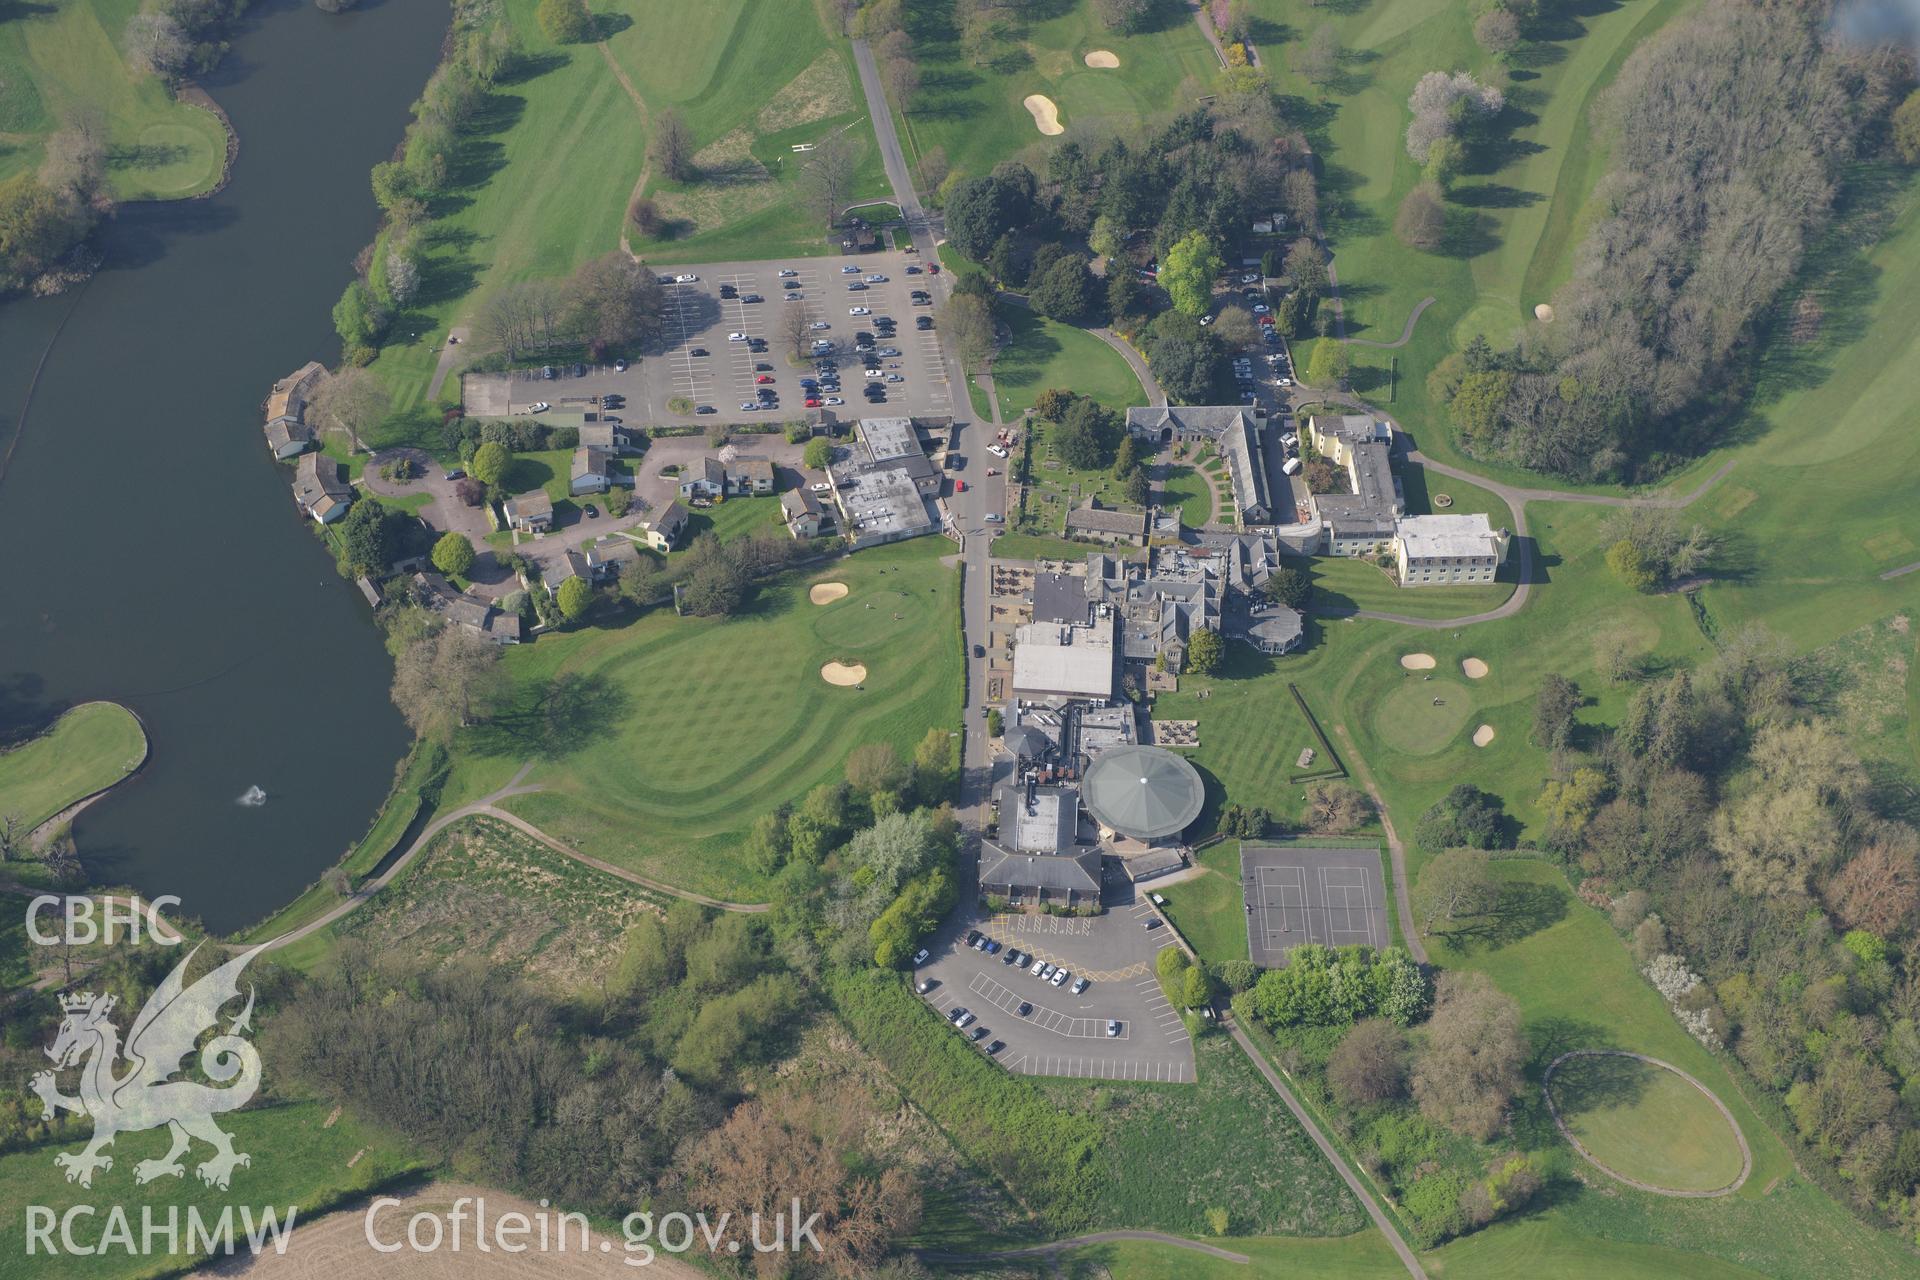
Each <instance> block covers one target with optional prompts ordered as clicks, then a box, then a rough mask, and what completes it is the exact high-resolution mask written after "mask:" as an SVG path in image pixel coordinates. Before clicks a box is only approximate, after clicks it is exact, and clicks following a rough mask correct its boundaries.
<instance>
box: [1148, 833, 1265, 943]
mask: <svg viewBox="0 0 1920 1280" xmlns="http://www.w3.org/2000/svg"><path fill="white" fill-rule="evenodd" d="M1195 861H1196V862H1197V863H1198V865H1199V866H1200V867H1202V868H1203V869H1204V870H1203V874H1201V875H1198V876H1195V877H1194V878H1193V879H1191V880H1182V881H1181V882H1180V883H1179V884H1171V885H1167V886H1166V887H1164V888H1162V889H1157V890H1155V892H1157V893H1158V894H1159V895H1160V896H1161V897H1163V898H1165V899H1166V900H1167V905H1166V907H1165V914H1166V917H1167V919H1168V920H1170V921H1172V922H1173V925H1174V927H1175V928H1177V929H1178V930H1180V934H1181V936H1182V937H1184V938H1185V939H1186V940H1187V943H1188V944H1189V945H1190V946H1192V948H1193V949H1194V950H1195V951H1197V952H1198V953H1199V954H1200V959H1201V960H1203V961H1205V962H1206V963H1207V964H1221V963H1224V962H1225V961H1228V960H1245V959H1246V958H1247V921H1246V912H1245V902H1246V896H1245V895H1244V894H1243V893H1242V892H1241V891H1240V842H1239V841H1238V840H1222V841H1221V842H1220V843H1219V844H1216V845H1212V846H1210V847H1208V848H1206V849H1203V850H1201V852H1200V856H1199V857H1198V858H1197V859H1195Z"/></svg>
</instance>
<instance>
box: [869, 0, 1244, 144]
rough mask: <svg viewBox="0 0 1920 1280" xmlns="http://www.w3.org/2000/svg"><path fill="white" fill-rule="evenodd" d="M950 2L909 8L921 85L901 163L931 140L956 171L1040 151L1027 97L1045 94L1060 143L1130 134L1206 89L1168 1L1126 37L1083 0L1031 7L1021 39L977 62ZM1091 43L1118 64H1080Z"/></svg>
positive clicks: (1199, 42)
mask: <svg viewBox="0 0 1920 1280" xmlns="http://www.w3.org/2000/svg"><path fill="white" fill-rule="evenodd" d="M954 9H955V5H954V3H953V0H931V2H930V3H927V4H916V5H910V6H908V13H907V29H908V32H909V33H910V34H911V35H912V36H913V39H914V44H915V46H916V49H917V51H918V58H919V61H920V67H921V85H922V88H921V92H920V95H919V97H918V98H916V99H915V101H914V104H913V108H912V110H911V111H910V112H909V113H908V114H907V116H906V127H905V128H904V129H903V130H902V133H901V137H902V140H903V142H904V143H905V144H906V146H907V148H908V158H909V159H910V160H917V159H918V158H919V157H920V156H922V155H924V154H926V153H927V152H929V151H931V150H933V149H934V148H936V147H937V148H939V149H940V150H942V151H944V152H945V153H946V156H947V160H948V162H949V163H950V164H951V165H952V166H953V168H954V169H955V170H956V171H959V172H964V173H968V174H980V173H985V172H987V171H988V170H989V169H991V168H993V166H994V165H995V164H997V163H999V162H1000V161H1002V160H1007V159H1011V158H1013V157H1016V156H1021V155H1022V154H1023V153H1029V154H1030V158H1031V156H1037V155H1039V154H1042V153H1043V147H1042V145H1041V144H1042V143H1043V135H1042V134H1041V133H1040V132H1039V130H1038V129H1036V128H1035V127H1034V120H1033V117H1032V115H1030V114H1029V113H1028V112H1027V109H1026V108H1025V107H1024V106H1022V105H1021V103H1022V102H1023V100H1024V99H1025V98H1026V97H1027V96H1028V95H1029V94H1042V95H1044V96H1046V97H1049V98H1052V99H1053V101H1054V103H1055V105H1056V106H1057V107H1058V108H1059V117H1060V123H1061V124H1062V125H1063V126H1064V127H1065V132H1064V133H1062V134H1060V135H1057V136H1058V137H1059V138H1060V139H1061V140H1063V141H1064V140H1067V139H1078V140H1079V141H1081V142H1082V143H1083V144H1085V143H1089V142H1095V141H1098V140H1099V139H1101V138H1102V137H1104V136H1106V135H1108V134H1112V133H1116V132H1117V133H1122V134H1128V135H1132V134H1135V133H1138V132H1140V131H1141V129H1142V128H1143V124H1144V123H1145V122H1151V121H1154V120H1159V119H1165V118H1167V117H1169V116H1171V115H1173V114H1174V113H1176V112H1177V111H1180V110H1182V109H1185V108H1186V107H1187V106H1188V105H1189V104H1190V102H1191V100H1192V99H1193V98H1194V97H1197V96H1198V95H1200V94H1204V93H1209V92H1211V91H1212V82H1213V77H1214V76H1215V75H1216V74H1217V73H1218V71H1219V69H1220V63H1219V60H1218V59H1216V58H1215V57H1214V55H1213V50H1212V49H1211V48H1209V47H1208V45H1207V42H1206V40H1205V38H1204V37H1203V36H1201V34H1200V31H1199V29H1198V28H1197V27H1196V26H1195V25H1194V24H1193V22H1192V20H1191V19H1190V18H1189V17H1188V16H1187V14H1186V13H1185V11H1184V10H1182V9H1181V8H1180V7H1179V6H1177V5H1167V6H1163V9H1162V12H1161V14H1160V17H1159V26H1158V28H1157V29H1155V30H1151V31H1144V32H1140V33H1138V34H1135V35H1130V36H1127V35H1119V34H1117V33H1115V32H1111V31H1108V30H1107V29H1106V28H1105V27H1104V26H1102V25H1101V24H1100V22H1099V21H1098V20H1097V19H1095V18H1094V16H1093V14H1092V9H1091V5H1090V3H1089V0H1062V2H1061V3H1058V4H1053V5H1049V6H1046V7H1044V8H1042V7H1036V9H1035V21H1033V22H1032V23H1031V24H1030V25H1029V26H1028V28H1027V30H1026V32H1025V35H1024V37H1023V38H1022V39H1021V40H1019V41H1018V42H1015V43H1013V44H1011V45H1010V46H1008V47H1007V48H1005V49H1003V50H1002V54H1001V56H1000V57H998V58H997V59H995V60H994V62H993V63H992V65H989V66H984V67H981V66H975V65H973V64H971V63H969V62H968V61H967V59H966V58H965V57H964V56H963V54H962V52H961V50H960V45H959V32H958V30H957V28H956V25H955V15H954ZM1049 15H1053V16H1049ZM1094 49H1105V50H1108V51H1111V52H1112V53H1114V54H1116V55H1117V56H1118V57H1119V59H1120V65H1119V66H1118V67H1117V68H1112V69H1101V68H1094V67H1089V66H1087V65H1086V62H1085V56H1086V54H1087V53H1088V52H1089V51H1090V50H1094ZM1035 167H1036V169H1044V165H1036V166H1035Z"/></svg>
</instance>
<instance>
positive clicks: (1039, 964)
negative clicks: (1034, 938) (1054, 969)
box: [1027, 960, 1050, 978]
mask: <svg viewBox="0 0 1920 1280" xmlns="http://www.w3.org/2000/svg"><path fill="white" fill-rule="evenodd" d="M1049 967H1050V966H1049V965H1048V964H1047V962H1046V961H1045V960H1035V961H1034V962H1033V967H1032V968H1031V969H1029V970H1028V971H1027V972H1029V973H1031V974H1032V975H1033V976H1034V977H1036V978H1037V977H1039V976H1040V975H1041V971H1042V970H1044V969H1047V968H1049Z"/></svg>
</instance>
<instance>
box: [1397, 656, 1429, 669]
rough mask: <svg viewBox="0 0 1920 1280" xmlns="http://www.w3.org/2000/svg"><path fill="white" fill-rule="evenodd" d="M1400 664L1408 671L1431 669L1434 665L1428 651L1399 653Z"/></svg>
mask: <svg viewBox="0 0 1920 1280" xmlns="http://www.w3.org/2000/svg"><path fill="white" fill-rule="evenodd" d="M1400 665H1401V666H1403V667H1405V668H1406V669H1407V670H1409V671H1431V670H1433V667H1434V662H1433V655H1432V654H1430V653H1408V654H1403V655H1401V658H1400Z"/></svg>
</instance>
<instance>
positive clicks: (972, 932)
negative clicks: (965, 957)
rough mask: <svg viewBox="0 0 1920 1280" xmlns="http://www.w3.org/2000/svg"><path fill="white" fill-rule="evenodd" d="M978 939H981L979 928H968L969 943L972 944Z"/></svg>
mask: <svg viewBox="0 0 1920 1280" xmlns="http://www.w3.org/2000/svg"><path fill="white" fill-rule="evenodd" d="M978 941H980V931H979V930H978V929H969V930H967V945H968V946H972V945H973V944H974V943H976V942H978Z"/></svg>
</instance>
